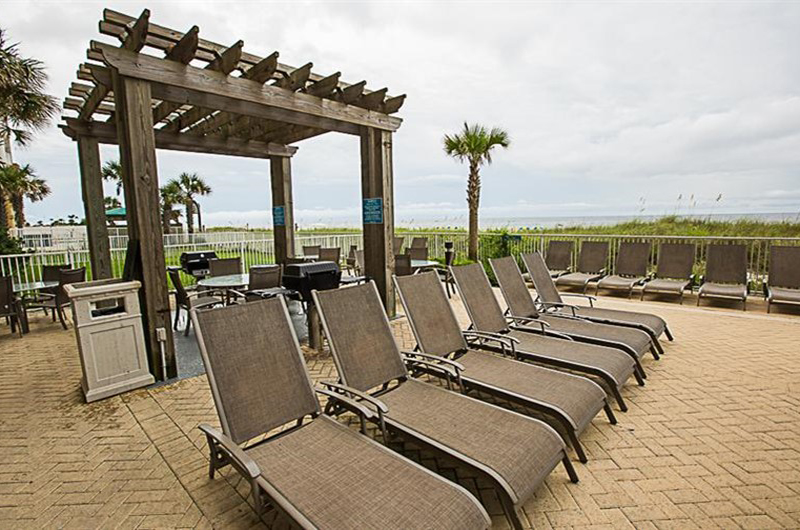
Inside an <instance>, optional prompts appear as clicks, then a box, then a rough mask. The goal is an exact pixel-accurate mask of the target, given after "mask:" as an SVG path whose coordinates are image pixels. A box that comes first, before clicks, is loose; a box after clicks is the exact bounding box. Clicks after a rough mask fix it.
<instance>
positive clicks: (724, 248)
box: [697, 245, 747, 311]
mask: <svg viewBox="0 0 800 530" xmlns="http://www.w3.org/2000/svg"><path fill="white" fill-rule="evenodd" d="M701 298H722V299H728V300H731V299H733V300H741V302H742V310H743V311H746V310H747V247H745V246H744V245H709V246H708V255H707V257H706V274H705V276H704V281H703V284H702V285H701V286H700V289H699V290H698V291H697V305H700V299H701Z"/></svg>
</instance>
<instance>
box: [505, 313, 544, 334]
mask: <svg viewBox="0 0 800 530" xmlns="http://www.w3.org/2000/svg"><path fill="white" fill-rule="evenodd" d="M506 318H507V319H509V320H512V321H514V322H519V323H520V324H523V325H525V324H539V326H540V327H541V328H542V331H544V328H549V327H550V324H548V323H547V322H545V321H544V320H540V319H538V318H530V317H518V316H514V315H506Z"/></svg>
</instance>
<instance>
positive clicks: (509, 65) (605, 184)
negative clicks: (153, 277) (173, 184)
mask: <svg viewBox="0 0 800 530" xmlns="http://www.w3.org/2000/svg"><path fill="white" fill-rule="evenodd" d="M107 5H108V6H110V7H112V8H115V9H117V10H119V11H123V12H125V13H128V14H130V15H132V16H138V14H139V13H140V12H141V10H142V8H144V7H149V8H150V10H151V19H150V20H151V21H152V22H154V23H157V24H161V25H166V26H169V27H172V28H175V29H180V30H182V31H185V30H187V29H188V28H189V27H191V25H193V24H197V25H198V26H199V27H200V35H201V37H204V38H206V39H210V40H214V41H217V42H220V43H226V44H231V43H233V42H235V41H236V40H238V39H243V40H244V42H245V50H246V51H249V52H251V53H255V54H258V55H267V54H269V53H271V52H272V51H274V50H278V51H279V52H280V59H281V61H282V62H284V63H287V64H292V65H295V66H298V65H302V64H305V63H306V62H308V61H313V62H314V71H315V72H317V73H320V74H323V75H325V74H330V73H332V72H335V71H341V72H342V80H344V81H349V82H357V81H360V80H361V79H366V80H367V81H368V85H367V86H368V87H369V88H372V89H378V88H382V87H384V86H387V87H388V88H389V93H390V94H392V95H396V94H403V93H404V94H407V95H408V98H407V100H406V103H405V105H404V107H403V108H402V109H401V111H400V113H399V116H401V117H402V118H403V119H404V122H403V125H402V126H401V128H400V130H399V131H398V132H397V134H396V135H395V139H394V175H395V190H396V191H395V193H396V219H397V221H398V223H400V224H403V223H408V222H411V221H419V220H422V219H431V220H436V221H438V222H439V224H453V223H456V222H463V220H464V219H465V217H466V202H465V201H466V199H465V191H464V189H465V185H466V168H465V167H464V166H462V165H460V164H458V163H457V162H455V161H453V160H451V159H448V157H446V156H445V154H444V153H443V151H442V146H441V143H442V140H441V139H442V135H443V134H445V133H448V132H455V131H457V130H458V129H459V128H460V127H461V124H462V123H463V122H464V121H465V120H467V121H469V122H479V123H482V124H485V125H487V126H498V127H503V128H505V129H506V130H507V131H508V132H509V134H510V135H511V139H512V145H511V147H510V148H509V149H508V150H505V151H502V152H498V153H496V155H495V157H494V163H493V164H492V165H491V166H489V167H487V168H485V169H484V170H483V171H482V178H483V190H482V208H481V215H482V217H483V218H492V217H495V218H496V217H502V218H508V217H542V216H586V215H614V214H620V215H625V214H639V213H642V214H645V215H660V214H664V213H673V212H678V213H691V212H692V211H693V212H694V213H700V212H708V211H712V210H713V211H715V212H718V213H722V212H737V213H738V212H792V213H797V212H800V61H798V50H800V30H799V29H798V28H800V4H798V3H789V2H783V3H767V2H757V3H756V2H754V3H745V2H735V3H719V2H710V3H703V4H700V3H692V2H681V3H628V2H624V3H620V2H617V3H585V2H581V3H568V4H567V3H561V2H559V3H537V4H531V3H527V2H508V3H493V4H489V3H479V2H469V3H434V2H413V3H394V2H380V3H378V2H363V3H343V2H336V3H299V2H286V3H271V2H255V1H250V2H227V3H222V2H198V1H191V2H173V3H161V2H148V3H143V2H103V3H93V2H61V1H59V2H15V1H13V0H12V1H9V0H3V9H2V11H3V15H2V18H1V19H0V26H2V27H4V28H6V29H7V30H8V34H9V38H10V39H11V40H13V41H21V44H22V51H23V53H24V54H26V55H30V56H34V57H37V58H39V59H41V60H43V61H44V63H45V64H46V66H47V69H48V71H49V73H50V87H49V90H50V92H51V93H52V94H54V95H56V96H58V97H59V98H63V97H64V96H65V95H66V94H67V89H68V86H69V83H70V81H73V80H74V78H75V70H76V68H77V66H78V64H79V63H80V62H82V61H84V60H85V50H86V47H87V45H88V42H89V40H90V39H100V40H105V41H107V42H112V41H110V40H109V38H108V37H104V36H100V35H99V33H98V30H97V23H98V21H99V20H100V18H101V16H102V9H103V7H105V6H107ZM299 147H300V150H299V151H298V153H297V155H296V156H295V157H294V160H293V173H294V179H295V180H294V186H295V188H294V190H295V191H294V193H295V208H296V212H297V217H298V218H299V219H300V222H301V223H302V224H305V225H309V224H312V223H328V224H343V223H345V222H349V223H357V222H358V219H359V203H360V190H359V170H360V169H359V168H360V166H359V153H358V139H357V138H356V137H351V136H348V135H337V134H336V133H331V134H328V135H325V136H322V137H319V138H316V139H312V140H307V141H305V142H301V143H300V144H299ZM102 156H103V158H104V160H108V159H112V158H116V157H117V152H116V150H115V149H114V148H111V147H107V148H103V151H102ZM15 157H16V159H17V160H18V161H19V162H23V163H30V164H31V165H33V166H34V167H35V168H36V170H37V171H38V173H39V174H40V175H41V176H43V177H45V178H46V179H47V180H48V182H49V183H50V185H51V187H52V188H53V194H52V196H50V197H48V198H47V199H46V200H45V201H44V202H41V203H37V204H33V205H31V206H30V207H29V210H28V211H29V214H28V215H29V218H30V220H32V221H35V220H37V219H43V220H45V221H47V220H48V219H49V218H51V217H58V216H66V215H68V214H70V213H75V214H78V215H80V216H82V206H81V202H80V189H79V178H78V167H77V157H76V149H75V147H74V145H73V144H72V142H71V141H70V140H68V139H67V138H66V137H65V136H63V135H62V134H61V132H60V131H58V130H57V129H56V128H55V126H53V127H52V129H51V130H48V131H47V132H45V133H43V134H41V135H40V136H39V137H38V138H37V140H36V141H35V142H34V143H33V145H32V146H31V147H30V148H28V149H24V150H22V149H17V150H16V151H15ZM182 171H189V172H197V173H199V174H200V175H201V176H203V177H204V178H205V179H206V181H207V182H208V183H209V184H210V185H211V187H212V188H213V190H214V191H213V194H212V195H211V196H209V197H207V198H203V199H202V201H201V204H202V206H203V210H204V212H205V214H204V222H205V223H206V224H207V225H231V224H234V225H244V224H245V223H249V224H250V226H266V225H268V224H269V223H271V220H270V219H269V217H270V215H269V214H268V212H269V206H270V192H269V186H268V179H269V168H268V163H267V162H266V161H258V160H252V159H236V158H228V157H216V156H207V155H196V154H181V153H176V152H169V151H160V152H159V177H160V179H161V181H162V182H164V181H165V180H166V179H169V178H172V177H175V176H177V175H178V174H179V173H180V172H182ZM108 193H109V194H112V193H113V192H112V189H111V187H109V188H108ZM681 194H682V196H683V198H682V200H681V201H678V196H679V195H681ZM692 194H694V200H695V202H696V205H695V206H694V209H693V210H692V209H691V207H690V205H689V203H690V196H691V195H692ZM720 194H722V199H721V200H720V201H719V202H716V199H717V198H718V196H719V195H720Z"/></svg>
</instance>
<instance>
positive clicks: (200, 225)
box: [192, 201, 203, 232]
mask: <svg viewBox="0 0 800 530" xmlns="http://www.w3.org/2000/svg"><path fill="white" fill-rule="evenodd" d="M192 202H193V204H194V209H195V211H196V212H197V231H198V232H202V231H203V216H202V215H200V205H199V204H198V203H197V201H192Z"/></svg>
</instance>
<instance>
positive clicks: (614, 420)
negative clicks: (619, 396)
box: [603, 400, 617, 425]
mask: <svg viewBox="0 0 800 530" xmlns="http://www.w3.org/2000/svg"><path fill="white" fill-rule="evenodd" d="M603 410H605V411H606V416H608V422H609V423H610V424H611V425H616V424H617V417H616V416H614V411H613V410H611V405H609V404H608V400H606V403H605V405H603Z"/></svg>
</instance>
